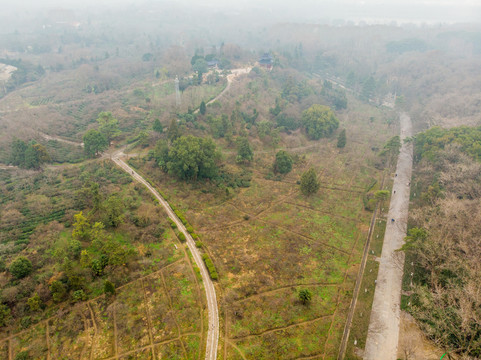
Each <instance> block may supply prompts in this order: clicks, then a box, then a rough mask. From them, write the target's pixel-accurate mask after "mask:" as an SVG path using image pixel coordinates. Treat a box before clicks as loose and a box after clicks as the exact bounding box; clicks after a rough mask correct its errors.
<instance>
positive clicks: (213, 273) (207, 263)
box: [202, 254, 219, 280]
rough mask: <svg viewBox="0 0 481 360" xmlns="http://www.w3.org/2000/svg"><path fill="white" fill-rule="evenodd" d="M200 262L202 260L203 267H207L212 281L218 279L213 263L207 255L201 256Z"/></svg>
mask: <svg viewBox="0 0 481 360" xmlns="http://www.w3.org/2000/svg"><path fill="white" fill-rule="evenodd" d="M202 260H204V263H205V266H207V270H208V271H209V275H210V278H211V279H212V280H217V279H218V278H219V274H217V270H216V269H215V266H214V263H213V262H212V260H211V259H210V257H209V255H207V254H204V255H202Z"/></svg>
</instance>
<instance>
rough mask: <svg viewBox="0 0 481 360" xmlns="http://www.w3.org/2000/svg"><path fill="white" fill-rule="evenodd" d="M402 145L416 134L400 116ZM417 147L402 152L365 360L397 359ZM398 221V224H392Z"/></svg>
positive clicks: (405, 117) (406, 147)
mask: <svg viewBox="0 0 481 360" xmlns="http://www.w3.org/2000/svg"><path fill="white" fill-rule="evenodd" d="M400 122H401V142H402V141H403V140H404V139H405V138H406V137H410V136H411V134H412V126H411V119H410V118H409V116H408V115H407V114H405V113H402V114H401V115H400ZM412 164H413V145H412V143H403V145H402V147H401V151H400V153H399V157H398V162H397V167H396V174H397V175H396V176H395V177H394V184H393V193H392V194H391V204H390V207H389V212H388V220H389V221H388V224H387V225H386V232H385V234H384V243H383V247H382V254H381V259H380V265H379V273H378V276H377V283H376V290H375V292H374V301H373V304H372V311H371V319H370V323H369V330H368V334H367V339H366V347H365V350H364V359H365V360H396V359H397V347H398V340H399V322H400V315H401V307H400V306H401V286H402V277H403V267H404V253H402V252H398V251H396V250H398V249H399V248H400V247H401V246H402V245H403V244H404V237H405V236H406V230H407V220H408V210H409V194H410V183H411V172H412ZM391 219H394V221H391Z"/></svg>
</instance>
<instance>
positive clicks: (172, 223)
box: [169, 218, 177, 229]
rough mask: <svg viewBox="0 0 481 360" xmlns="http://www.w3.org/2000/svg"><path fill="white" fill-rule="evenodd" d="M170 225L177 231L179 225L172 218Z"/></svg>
mask: <svg viewBox="0 0 481 360" xmlns="http://www.w3.org/2000/svg"><path fill="white" fill-rule="evenodd" d="M169 223H170V227H171V228H172V229H177V224H176V223H175V222H174V220H172V219H171V218H169Z"/></svg>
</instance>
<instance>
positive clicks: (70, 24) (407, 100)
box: [0, 2, 481, 360]
mask: <svg viewBox="0 0 481 360" xmlns="http://www.w3.org/2000/svg"><path fill="white" fill-rule="evenodd" d="M93 9H94V8H92V9H89V8H83V9H80V8H78V9H76V10H69V9H67V8H63V7H50V8H45V9H43V10H40V11H38V12H37V13H35V14H34V13H33V12H29V13H26V14H25V15H23V16H24V18H23V19H22V21H20V20H18V19H17V20H15V21H17V22H15V21H14V20H10V21H5V22H4V23H3V25H2V26H0V29H3V30H2V32H1V33H0V64H3V65H4V66H3V67H0V71H2V73H0V74H1V75H2V76H0V358H5V359H9V360H21V359H24V360H25V359H57V358H58V359H61V358H71V359H164V358H166V359H202V358H204V355H205V349H206V346H207V347H208V346H209V345H208V342H209V340H208V338H209V331H211V328H210V327H211V323H210V321H211V319H210V314H209V311H208V307H207V305H208V303H209V301H210V300H209V298H208V297H207V296H208V295H206V292H205V291H206V287H207V286H206V279H205V278H203V277H202V273H201V271H200V270H201V269H200V267H202V266H205V267H206V269H207V271H208V274H209V278H210V279H211V280H212V281H213V284H214V287H215V292H216V296H217V301H216V304H215V306H216V307H217V308H218V311H219V325H218V328H219V345H218V346H217V347H216V353H217V358H218V359H224V360H227V359H273V358H275V359H291V358H296V359H335V358H336V357H337V356H338V351H339V346H340V343H341V338H342V335H343V329H344V326H345V323H346V321H347V320H346V319H347V313H348V310H349V307H350V302H351V298H352V296H353V289H354V287H355V284H356V281H358V280H357V277H358V272H359V269H360V266H361V259H362V257H363V252H364V246H365V244H366V239H367V238H368V236H372V237H373V241H372V243H371V245H370V246H369V247H368V248H367V253H368V257H367V265H366V270H364V280H363V282H362V285H361V289H365V290H362V291H361V294H360V295H359V301H358V306H357V308H356V310H355V312H354V317H353V324H352V330H351V336H350V337H349V340H348V341H349V345H348V347H347V353H346V356H345V358H346V359H361V358H362V351H363V347H364V345H365V338H366V335H367V327H368V322H369V314H370V307H371V303H372V297H373V293H374V288H375V278H376V274H377V268H378V265H379V264H378V262H377V259H378V257H379V256H380V254H381V249H382V239H383V234H384V229H385V226H386V222H387V209H388V208H389V197H390V196H391V195H390V194H391V191H390V190H391V186H392V179H391V178H392V176H393V174H392V173H393V172H394V169H395V164H396V159H397V154H398V153H399V148H400V146H401V142H400V138H399V133H400V128H399V120H398V118H399V113H400V112H406V113H409V114H410V116H411V118H412V120H413V127H414V129H415V133H416V134H415V135H414V136H413V137H412V138H409V139H407V140H406V141H409V142H412V143H413V145H414V176H413V179H412V184H413V185H412V188H411V210H410V218H409V223H408V229H409V230H408V236H407V237H406V244H405V245H404V247H403V250H404V251H405V253H406V261H405V265H404V267H405V276H404V279H403V295H402V310H403V311H405V312H407V313H409V314H410V315H411V316H412V317H413V318H414V319H415V320H416V324H417V326H418V327H419V328H420V329H421V330H422V331H423V333H424V336H425V337H426V338H427V339H429V341H431V342H432V343H433V344H434V345H435V346H437V347H438V348H439V349H443V350H445V351H446V352H449V354H450V355H452V356H453V358H456V359H476V358H479V357H480V356H481V328H480V324H481V302H480V298H479V287H480V280H479V279H480V275H481V272H480V268H479V261H477V260H478V259H479V255H480V254H479V248H480V247H479V245H480V244H479V239H480V236H481V234H479V231H478V227H479V226H478V221H477V218H478V217H479V214H480V209H479V196H480V194H481V187H480V186H481V185H480V181H481V179H480V174H481V171H480V166H479V162H480V161H481V129H480V125H481V115H480V108H479V104H480V100H481V90H480V89H479V82H480V81H481V72H479V68H480V66H481V28H480V27H479V26H478V25H469V24H465V25H459V24H453V25H448V24H444V25H432V26H431V25H426V24H424V25H418V24H403V25H400V24H394V23H393V24H389V25H386V24H367V23H362V22H360V23H353V22H349V21H346V22H341V23H337V22H335V21H327V20H322V21H317V22H309V21H307V20H305V21H294V20H292V21H287V22H286V21H281V20H280V19H282V17H281V15H279V14H280V12H275V11H274V12H273V14H272V17H268V16H266V13H264V12H262V11H258V10H256V9H255V8H249V7H246V8H242V9H240V10H238V11H237V10H236V11H234V10H232V11H228V10H225V9H221V8H219V9H216V8H212V7H208V6H201V5H197V6H192V7H190V6H185V4H182V3H175V2H158V3H156V2H152V3H149V6H146V5H140V4H138V5H129V6H126V5H125V6H123V5H122V6H118V7H117V8H115V10H113V9H111V11H110V12H109V16H108V17H107V16H106V15H105V14H106V13H105V8H103V10H102V8H101V7H100V8H98V9H96V10H93ZM279 11H280V10H279ZM293 16H294V14H293ZM296 16H297V15H296ZM27 20H28V21H27ZM265 62H267V63H268V66H266V64H265ZM119 158H120V159H121V160H122V161H125V164H127V165H126V166H130V167H129V168H128V169H130V170H128V171H124V170H126V169H125V168H123V169H122V168H121V167H118V166H116V165H115V163H114V161H115V160H118V159H119ZM117 164H118V163H117ZM134 171H135V174H134ZM137 174H138V176H141V177H142V178H143V179H145V181H146V182H147V183H148V184H150V186H152V187H153V188H155V189H156V190H157V191H158V193H159V194H160V196H161V197H162V198H163V199H165V200H166V201H167V202H168V204H169V206H170V208H171V209H172V211H173V212H174V213H175V216H176V217H177V218H178V219H179V220H180V221H181V223H182V224H183V225H184V226H185V229H186V231H187V232H185V233H184V232H183V231H182V229H181V228H180V227H179V226H178V225H176V223H175V221H173V220H172V217H171V216H170V215H169V214H168V212H167V211H165V209H164V208H163V207H162V204H161V203H160V202H159V199H158V198H156V197H155V196H154V195H153V194H152V193H151V192H150V191H149V189H148V188H147V187H145V186H144V185H142V183H140V182H138V181H137V180H138V179H136V178H135V176H137ZM373 216H374V217H373ZM376 216H377V217H376ZM373 218H374V220H375V221H374V222H373V225H371V227H372V228H371V229H370V223H371V222H372V219H373ZM182 224H180V225H182ZM371 233H372V234H373V235H370V234H371ZM186 235H187V237H189V236H190V237H192V239H193V241H194V242H195V248H196V250H195V252H198V253H199V254H200V255H201V257H202V262H203V263H202V264H201V265H200V266H199V264H198V263H197V262H196V260H195V256H194V255H195V254H194V253H193V251H192V250H191V249H189V247H188V243H189V241H190V240H189V239H188V238H186ZM361 280H362V278H361ZM433 309H436V311H433ZM399 351H400V352H401V351H404V353H403V355H402V356H403V359H406V360H407V359H416V357H415V356H414V355H413V354H414V350H413V349H409V348H406V347H405V346H404V345H402V344H401V345H400V350H399ZM399 356H401V355H399ZM456 356H457V357H456Z"/></svg>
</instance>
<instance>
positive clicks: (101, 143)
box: [83, 129, 109, 157]
mask: <svg viewBox="0 0 481 360" xmlns="http://www.w3.org/2000/svg"><path fill="white" fill-rule="evenodd" d="M83 142H84V152H85V154H86V155H87V156H88V157H95V156H97V155H98V154H99V153H100V152H102V151H103V150H106V149H107V148H108V147H109V143H108V140H107V138H106V137H105V136H104V135H103V134H102V133H100V132H99V131H97V130H95V129H90V130H89V131H87V132H86V133H85V135H84V136H83Z"/></svg>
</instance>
